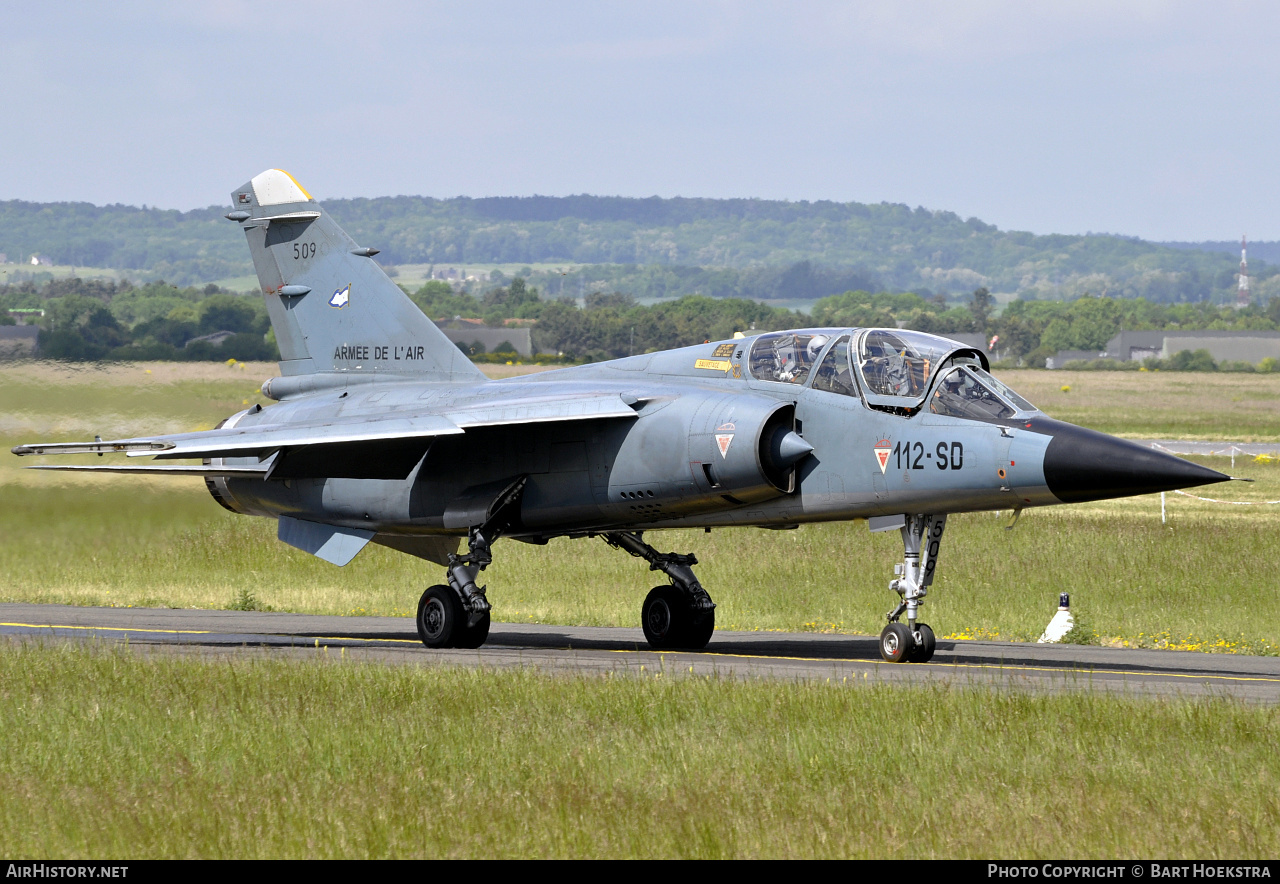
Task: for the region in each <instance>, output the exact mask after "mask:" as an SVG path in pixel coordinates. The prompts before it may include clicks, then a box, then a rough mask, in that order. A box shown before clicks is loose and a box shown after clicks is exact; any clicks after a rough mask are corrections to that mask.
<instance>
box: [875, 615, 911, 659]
mask: <svg viewBox="0 0 1280 884" xmlns="http://www.w3.org/2000/svg"><path fill="white" fill-rule="evenodd" d="M914 648H915V638H914V637H913V636H912V635H911V630H909V629H907V627H906V625H905V624H903V623H890V624H889V625H888V626H886V627H885V628H884V631H882V632H881V633H880V656H881V657H883V658H884V660H885V662H886V663H905V662H907V659H908V655H909V654H910V653H911V651H912V649H914Z"/></svg>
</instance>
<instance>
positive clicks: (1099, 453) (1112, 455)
mask: <svg viewBox="0 0 1280 884" xmlns="http://www.w3.org/2000/svg"><path fill="white" fill-rule="evenodd" d="M1036 423H1037V424H1038V426H1035V427H1034V429H1035V430H1036V431H1037V432H1041V433H1048V434H1052V436H1053V440H1052V441H1051V442H1050V443H1049V447H1048V448H1047V449H1046V450H1045V453H1044V478H1045V483H1046V484H1047V485H1048V486H1049V490H1050V491H1052V492H1053V495H1054V497H1056V498H1058V500H1061V501H1062V502H1063V503H1080V502H1082V501H1086V500H1107V499H1109V498H1112V497H1132V496H1134V495H1137V494H1153V493H1155V492H1157V491H1172V490H1174V489H1175V488H1192V487H1195V486H1196V485H1209V484H1212V483H1214V482H1226V481H1228V480H1229V479H1230V478H1231V477H1230V476H1227V475H1224V474H1222V473H1219V472H1218V471H1217V470H1211V469H1209V468H1208V467H1202V466H1200V465H1199V464H1196V463H1192V462H1191V461H1189V460H1183V459H1182V458H1180V457H1174V456H1173V455H1172V454H1165V453H1164V452H1163V451H1156V450H1154V449H1152V448H1147V447H1145V446H1143V445H1139V444H1137V443H1136V442H1130V441H1128V440H1126V439H1117V438H1116V437H1115V436H1108V435H1107V434H1106V433H1099V432H1097V431H1096V430H1086V429H1085V428H1084V427H1077V426H1075V425H1074V424H1068V423H1062V422H1060V421H1044V422H1043V424H1041V422H1040V421H1037V422H1036Z"/></svg>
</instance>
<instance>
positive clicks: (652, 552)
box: [600, 531, 716, 650]
mask: <svg viewBox="0 0 1280 884" xmlns="http://www.w3.org/2000/svg"><path fill="white" fill-rule="evenodd" d="M600 536H601V537H602V538H604V542H605V543H607V544H609V545H610V546H612V547H614V548H615V549H621V550H624V551H626V552H629V553H631V555H633V556H635V557H636V558H640V559H644V560H645V561H646V562H648V563H649V570H650V571H661V572H662V573H664V574H666V575H667V577H669V578H670V579H671V583H670V584H667V585H665V586H655V587H654V588H653V589H652V590H651V591H650V592H649V595H648V596H646V597H645V600H644V605H643V606H641V608H640V624H641V626H643V627H644V637H645V639H647V640H648V642H649V645H650V647H653V648H663V649H665V648H686V649H689V650H701V649H702V648H705V647H706V646H707V642H709V641H711V634H712V633H713V632H715V628H716V606H715V602H713V601H711V596H710V595H708V594H707V591H706V590H705V589H703V588H702V584H701V583H699V582H698V578H697V577H695V576H694V574H693V567H692V566H694V565H696V564H698V559H697V557H696V556H694V555H693V554H692V553H690V554H689V555H682V554H680V553H660V552H658V551H657V550H656V549H654V548H653V547H652V546H650V545H649V544H647V543H645V542H644V540H642V539H641V534H640V532H639V531H612V532H609V533H608V534H602V535H600Z"/></svg>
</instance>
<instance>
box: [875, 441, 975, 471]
mask: <svg viewBox="0 0 1280 884" xmlns="http://www.w3.org/2000/svg"><path fill="white" fill-rule="evenodd" d="M892 456H893V462H894V465H895V466H896V467H897V468H898V469H900V470H922V469H924V467H925V465H926V464H928V463H932V464H933V465H934V466H935V467H937V468H938V469H940V470H958V469H961V468H963V467H964V446H963V445H961V444H960V443H959V442H939V443H938V444H937V446H936V447H935V448H934V449H933V450H932V451H926V450H925V447H924V443H923V442H897V443H895V444H894V446H893V452H892Z"/></svg>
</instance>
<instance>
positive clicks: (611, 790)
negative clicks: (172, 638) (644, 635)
mask: <svg viewBox="0 0 1280 884" xmlns="http://www.w3.org/2000/svg"><path fill="white" fill-rule="evenodd" d="M673 675H674V674H673V673H666V674H663V673H659V674H656V675H654V676H653V677H650V678H631V677H625V676H621V677H603V678H601V677H565V676H556V677H552V676H545V675H541V674H538V673H536V672H533V671H528V670H524V671H516V672H502V673H500V674H498V673H492V672H486V671H477V670H456V669H449V668H444V667H431V668H422V669H418V668H398V667H397V668H385V667H380V666H366V665H358V664H350V663H343V662H341V661H340V659H330V661H329V662H328V663H323V662H318V663H297V662H288V661H281V660H269V659H266V658H254V657H239V658H235V659H234V660H232V659H197V658H185V657H169V656H164V655H156V656H150V657H149V656H145V655H141V654H134V653H130V652H128V651H100V650H94V649H91V648H77V647H71V646H66V647H59V648H38V647H25V648H18V647H8V648H5V649H3V650H0V697H3V702H2V703H0V733H3V734H4V735H5V751H4V752H3V753H0V782H3V783H4V788H3V789H0V843H3V846H4V848H5V853H6V854H8V855H10V856H60V857H78V856H80V857H88V856H98V857H101V856H121V857H136V858H142V857H440V856H455V857H465V856H489V857H516V856H546V857H586V856H595V857H726V856H736V857H754V856H770V857H779V856H781V857H788V856H790V857H845V856H851V857H912V856H917V857H931V856H959V857H966V856H967V857H990V856H1004V857H1088V856H1094V857H1108V858H1120V857H1141V856H1166V857H1185V856H1195V857H1201V858H1227V857H1230V858H1238V857H1265V856H1274V855H1275V854H1276V853H1277V851H1278V850H1280V834H1277V833H1280V761H1278V760H1277V758H1278V756H1277V755H1276V753H1275V745H1276V742H1277V740H1280V710H1277V709H1275V708H1274V707H1250V706H1246V705H1243V704H1240V703H1236V702H1231V701H1226V700H1172V701H1163V702H1158V703H1156V702H1151V701H1149V700H1139V699H1124V698H1116V697H1110V696H1101V695H1097V694H1093V693H1089V692H1069V693H1065V694H1060V695H1055V696H1045V695H1033V694H1028V693H1025V692H1013V691H1001V690H995V691H989V690H985V689H984V690H976V691H968V690H964V689H962V688H960V689H947V688H918V689H901V688H887V687H875V686H866V685H858V686H857V687H856V688H854V687H851V686H848V685H845V686H841V685H809V684H779V683H776V682H735V681H732V680H721V679H715V678H710V679H704V678H692V677H680V678H673V677H672V676H673Z"/></svg>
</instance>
